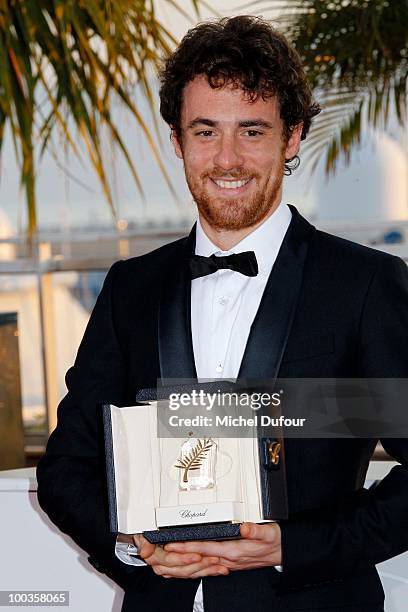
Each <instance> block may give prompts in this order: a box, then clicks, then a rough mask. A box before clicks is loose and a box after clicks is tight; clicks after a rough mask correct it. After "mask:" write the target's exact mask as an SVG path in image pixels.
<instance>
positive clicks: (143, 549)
mask: <svg viewBox="0 0 408 612" xmlns="http://www.w3.org/2000/svg"><path fill="white" fill-rule="evenodd" d="M136 546H138V544H137V543H136ZM156 548H157V547H156V544H151V542H148V541H147V540H144V542H141V544H140V545H139V555H140V556H141V557H142V559H147V557H151V556H152V555H153V554H154V552H155V550H156Z"/></svg>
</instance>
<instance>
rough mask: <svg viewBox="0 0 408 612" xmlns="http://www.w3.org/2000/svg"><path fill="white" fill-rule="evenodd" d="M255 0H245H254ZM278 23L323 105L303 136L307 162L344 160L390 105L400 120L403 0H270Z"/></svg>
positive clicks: (406, 11)
mask: <svg viewBox="0 0 408 612" xmlns="http://www.w3.org/2000/svg"><path fill="white" fill-rule="evenodd" d="M256 4H257V2H252V3H250V6H251V7H254V6H255V5H256ZM269 6H270V8H271V9H273V10H274V12H276V11H278V12H279V15H278V17H277V19H276V21H277V24H278V25H280V28H281V29H282V30H283V31H284V32H285V34H286V35H287V37H288V38H289V40H290V41H291V42H292V44H293V45H294V46H295V47H296V48H297V50H298V52H299V54H300V56H301V58H302V61H303V64H304V66H305V70H306V73H307V75H308V78H309V80H310V82H311V84H312V87H313V89H314V91H315V95H316V97H317V99H318V100H319V103H320V104H321V105H322V108H323V112H322V113H321V115H319V116H318V117H317V118H316V119H315V122H314V127H313V128H312V131H311V133H310V136H309V137H308V139H307V141H306V143H305V148H304V151H305V154H306V160H308V161H309V162H310V163H311V165H312V168H314V167H315V166H316V164H317V162H318V161H319V159H320V158H321V156H322V154H324V153H325V157H326V163H325V165H326V172H328V173H330V172H333V171H335V169H336V166H337V163H338V161H339V159H340V157H343V158H344V159H345V160H346V162H348V161H349V159H350V151H351V150H352V148H353V147H354V146H355V145H356V144H358V142H359V141H360V139H361V133H362V130H363V129H364V128H365V127H366V126H367V125H372V126H374V127H376V126H378V125H380V124H381V125H382V126H383V127H384V128H386V127H387V125H388V122H389V119H390V116H391V112H390V110H391V108H394V109H395V114H396V116H397V119H398V121H399V123H400V125H401V126H406V123H407V98H408V28H407V27H406V24H407V23H408V2H407V1H406V0H392V1H391V2H390V1H389V0H370V1H369V2H367V1H365V0H302V2H300V1H299V0H286V1H285V2H282V0H270V3H269Z"/></svg>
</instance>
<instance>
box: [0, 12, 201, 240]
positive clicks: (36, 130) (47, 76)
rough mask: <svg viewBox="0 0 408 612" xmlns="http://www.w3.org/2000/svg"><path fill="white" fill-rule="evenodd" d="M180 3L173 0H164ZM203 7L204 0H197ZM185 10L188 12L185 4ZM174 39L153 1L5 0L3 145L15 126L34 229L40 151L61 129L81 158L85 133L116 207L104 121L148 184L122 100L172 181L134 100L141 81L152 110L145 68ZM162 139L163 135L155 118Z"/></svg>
mask: <svg viewBox="0 0 408 612" xmlns="http://www.w3.org/2000/svg"><path fill="white" fill-rule="evenodd" d="M162 1H163V2H165V1H166V2H169V3H170V4H171V5H172V6H176V0H162ZM191 2H192V5H193V7H194V9H195V10H196V11H198V4H199V2H198V0H191ZM181 10H182V9H181ZM175 42H176V41H175V40H174V37H173V36H172V35H171V34H170V32H169V31H168V30H167V29H166V28H165V27H164V26H163V25H162V24H161V23H160V22H159V21H158V20H157V18H156V15H155V11H154V6H153V2H152V1H151V0H115V1H113V0H105V1H102V0H0V151H1V147H2V144H3V134H4V129H5V126H6V125H7V124H8V125H9V126H10V129H11V134H12V138H13V142H14V147H15V151H16V156H17V160H18V163H19V165H20V176H21V184H22V186H23V188H24V190H25V194H26V200H27V209H28V233H29V235H30V236H32V235H33V234H34V233H35V232H36V230H37V220H36V198H35V176H36V174H35V165H36V158H35V151H39V153H40V158H41V156H42V154H43V153H44V151H46V150H50V151H51V150H52V151H53V153H55V150H56V148H55V146H54V145H53V141H52V140H53V135H54V133H55V132H58V134H59V135H60V136H62V138H63V139H64V141H65V142H66V144H67V146H68V147H69V148H70V149H71V150H72V151H73V153H74V154H75V155H76V156H78V157H79V158H80V147H78V145H77V142H78V136H79V138H80V140H82V142H83V144H84V145H85V150H86V151H87V155H88V157H89V159H90V161H91V163H92V166H93V168H94V170H95V172H96V174H97V176H98V177H99V180H100V184H101V186H102V189H103V192H104V194H105V197H106V200H107V201H108V203H109V205H110V207H111V210H112V214H113V215H115V207H114V202H113V197H112V192H111V188H110V185H109V181H108V178H107V173H106V167H105V162H104V156H103V147H102V133H103V130H104V129H105V128H107V131H108V133H109V134H110V137H111V139H112V141H113V143H114V144H115V145H116V146H117V147H118V150H119V151H120V152H121V153H122V155H123V156H124V159H125V161H126V163H127V165H128V167H129V169H130V171H131V173H132V175H133V177H134V179H135V181H136V184H137V186H138V188H139V190H141V191H142V185H141V181H140V178H139V176H138V173H137V168H136V167H135V165H134V163H133V161H132V159H131V156H130V154H129V152H128V150H127V148H126V145H125V144H124V141H123V137H122V135H121V134H120V132H119V128H118V126H117V125H116V124H115V122H114V120H113V118H112V113H111V110H112V106H113V104H114V102H115V101H116V100H118V101H119V102H120V104H121V105H122V106H124V107H125V108H126V109H127V110H128V111H129V112H130V113H131V115H132V116H133V118H134V119H135V123H136V124H138V125H139V127H140V128H141V129H142V132H143V133H144V136H145V137H146V138H147V141H148V143H149V145H150V147H151V149H152V151H153V155H154V157H155V159H156V161H157V163H158V164H159V167H160V169H161V171H162V173H163V175H164V176H165V178H166V181H167V183H168V185H169V186H170V187H171V182H170V179H169V177H168V175H167V173H166V171H165V167H164V165H163V162H162V160H161V156H160V152H159V149H158V147H157V145H156V140H157V139H155V138H154V137H153V135H152V133H151V132H150V130H149V129H148V127H147V125H146V123H145V121H144V120H143V118H142V115H141V113H140V112H139V110H138V107H137V105H136V103H135V101H134V97H133V92H134V91H135V88H136V87H139V88H140V89H141V90H142V91H143V93H144V95H145V97H146V99H147V101H148V103H149V106H150V108H151V112H152V116H153V117H154V122H155V121H156V115H155V110H154V108H153V94H152V91H151V87H150V84H149V78H148V75H149V74H150V72H151V71H153V72H154V71H157V69H158V67H159V65H160V63H161V60H162V58H163V56H165V55H166V54H168V53H169V52H170V50H171V48H172V47H173V46H174V44H175ZM155 131H156V136H157V134H158V128H157V124H155Z"/></svg>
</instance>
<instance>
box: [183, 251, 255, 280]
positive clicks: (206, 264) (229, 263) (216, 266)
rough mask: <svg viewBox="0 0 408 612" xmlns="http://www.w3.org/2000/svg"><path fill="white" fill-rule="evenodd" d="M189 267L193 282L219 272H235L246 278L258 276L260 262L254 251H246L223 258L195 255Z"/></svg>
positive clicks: (190, 260) (223, 256)
mask: <svg viewBox="0 0 408 612" xmlns="http://www.w3.org/2000/svg"><path fill="white" fill-rule="evenodd" d="M189 265H190V271H191V278H192V279H193V280H194V279H195V278H200V276H207V274H214V272H217V270H233V271H234V272H240V273H241V274H244V275H245V276H256V275H257V274H258V262H257V261H256V256H255V253H254V252H253V251H245V253H237V254H236V255H222V256H221V257H216V256H215V255H211V257H202V256H201V255H193V257H191V258H190V259H189Z"/></svg>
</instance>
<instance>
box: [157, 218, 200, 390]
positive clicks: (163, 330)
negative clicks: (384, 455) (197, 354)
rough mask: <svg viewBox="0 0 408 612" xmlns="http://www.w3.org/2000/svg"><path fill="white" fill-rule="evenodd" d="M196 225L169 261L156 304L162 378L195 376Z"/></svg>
mask: <svg viewBox="0 0 408 612" xmlns="http://www.w3.org/2000/svg"><path fill="white" fill-rule="evenodd" d="M194 248H195V226H194V227H193V229H192V230H191V232H190V235H189V236H188V237H187V238H185V239H184V240H183V241H181V246H180V247H179V248H178V249H177V251H176V253H175V254H174V257H172V258H171V259H170V261H169V265H168V270H167V273H166V275H165V281H164V284H163V290H162V295H161V298H160V304H159V361H160V377H161V378H162V379H180V378H194V379H195V378H197V373H196V369H195V363H194V353H193V342H192V335H191V278H190V274H189V271H188V266H187V260H188V258H189V257H190V256H191V255H192V254H193V253H194Z"/></svg>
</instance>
